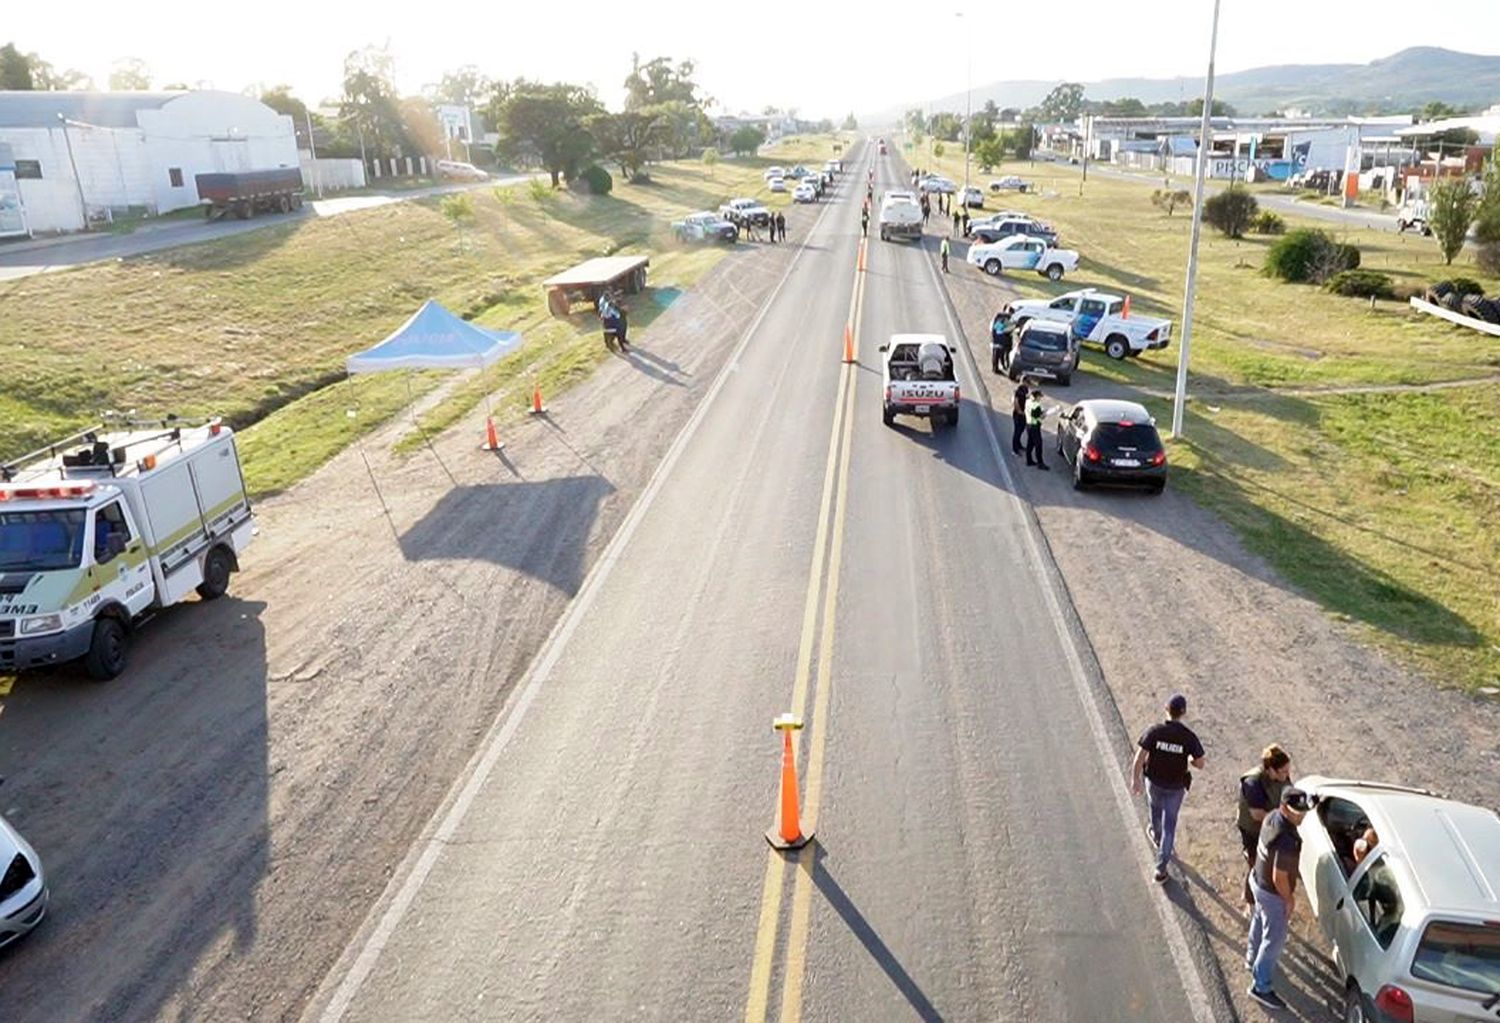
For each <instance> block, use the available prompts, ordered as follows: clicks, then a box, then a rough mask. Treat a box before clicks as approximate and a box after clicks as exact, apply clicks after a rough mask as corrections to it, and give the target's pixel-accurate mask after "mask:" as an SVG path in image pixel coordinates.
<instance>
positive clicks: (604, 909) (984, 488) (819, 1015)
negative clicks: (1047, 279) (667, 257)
mask: <svg viewBox="0 0 1500 1023" xmlns="http://www.w3.org/2000/svg"><path fill="white" fill-rule="evenodd" d="M869 152H870V149H869V148H868V147H866V148H865V149H864V150H863V151H862V155H861V156H860V157H859V158H856V159H851V161H850V163H849V167H850V168H851V171H852V173H854V174H857V175H859V176H860V178H863V176H864V174H865V168H866V167H868V166H871V165H872V164H873V165H875V166H878V168H879V175H880V176H879V181H878V183H877V186H876V193H877V200H878V196H879V193H880V191H881V190H882V189H883V188H886V187H897V186H901V187H904V186H905V179H904V176H903V174H904V172H903V169H902V168H901V167H900V166H899V165H898V164H897V162H896V158H895V157H894V156H893V157H891V158H890V159H889V160H886V159H881V160H878V161H874V160H873V159H872V158H871V157H870V156H869V155H868V154H869ZM936 223H938V221H937V220H934V224H936ZM873 227H874V225H872V234H875V232H874V231H873ZM858 234H859V228H858V203H857V200H856V199H854V198H846V199H845V200H844V201H842V202H840V203H837V204H832V205H829V206H828V207H826V208H825V210H824V211H823V213H822V215H821V216H820V218H819V220H818V221H817V223H816V225H815V226H814V227H813V229H812V230H811V232H810V234H809V235H808V236H807V237H806V241H805V248H804V249H803V251H802V252H801V253H800V254H799V255H798V257H797V259H796V260H795V261H794V262H793V263H792V264H791V266H790V268H789V271H788V276H787V277H786V279H785V281H784V282H783V284H782V285H781V286H780V289H779V291H778V292H776V293H774V294H773V296H772V298H771V300H770V302H769V303H768V304H767V305H766V306H765V307H764V311H763V314H762V316H761V317H760V318H759V319H757V320H756V321H754V322H753V324H752V325H751V326H750V329H749V330H748V332H747V333H746V335H745V340H744V342H743V344H742V346H741V348H740V349H739V350H738V351H737V352H736V353H735V354H734V355H733V356H732V357H731V361H730V364H729V365H728V366H727V367H726V369H725V371H724V372H723V374H722V375H721V376H720V377H719V378H718V380H717V381H716V382H715V384H714V386H713V387H711V388H710V389H709V391H708V393H707V395H706V397H705V399H704V402H703V404H702V405H700V406H699V409H698V411H697V413H696V414H695V416H694V418H693V419H692V420H690V421H689V423H688V425H687V427H686V428H685V429H684V432H683V433H682V434H681V435H680V437H679V439H678V441H677V442H676V443H675V444H674V446H673V447H672V448H671V449H670V451H669V453H668V455H667V457H666V459H665V460H664V462H663V463H662V465H661V467H660V469H659V470H658V471H657V474H656V475H655V476H654V477H653V479H652V482H651V483H650V485H649V486H648V487H647V488H646V490H645V492H644V494H643V496H642V498H641V500H640V501H639V502H638V503H637V504H636V506H635V507H634V508H633V510H632V511H631V513H630V515H629V516H628V517H627V518H626V520H625V522H624V525H623V526H622V528H621V530H620V532H619V533H618V534H616V536H615V538H614V540H613V541H612V542H611V544H610V546H609V547H608V548H607V549H606V550H605V552H604V554H603V556H602V557H601V558H600V559H599V562H598V563H597V566H596V568H595V570H594V571H593V572H592V573H591V574H590V575H589V577H588V578H587V579H586V580H585V581H584V583H583V585H582V587H581V588H580V590H579V592H578V594H577V595H576V596H575V597H574V600H573V602H572V604H571V605H570V607H569V610H568V612H567V613H566V614H565V616H564V617H563V618H562V620H561V621H560V622H559V624H558V626H557V628H556V630H555V631H554V632H553V634H552V636H551V638H550V639H549V641H548V643H547V644H546V645H545V646H544V648H543V650H542V653H541V655H540V656H539V657H538V659H537V660H536V661H535V662H534V664H533V666H532V668H531V670H530V672H529V673H528V674H527V676H526V677H525V678H524V679H523V680H522V681H521V683H520V685H519V686H518V688H517V689H516V691H515V692H514V693H513V695H512V697H511V698H510V700H509V701H508V703H507V705H506V707H505V709H504V711H503V713H502V714H501V716H500V717H499V718H498V719H497V722H496V725H495V727H494V728H493V730H492V731H491V732H490V733H489V734H488V736H487V737H486V738H485V739H484V740H483V742H482V744H481V746H480V748H479V750H478V752H477V753H476V755H475V758H474V760H473V761H472V762H471V765H470V768H469V769H468V770H467V771H466V772H465V774H464V775H462V776H461V777H460V778H459V780H458V782H457V783H456V784H455V786H454V788H453V790H452V791H451V792H450V795H449V797H448V798H447V799H446V800H445V802H444V805H443V807H442V808H441V809H440V810H439V812H438V813H437V815H436V816H435V817H434V818H433V820H432V822H431V824H430V826H429V827H427V828H425V829H423V836H422V838H421V839H420V840H419V841H418V842H417V843H416V844H415V845H414V846H413V848H412V849H411V851H410V853H409V855H408V857H407V858H406V860H405V862H404V863H403V864H402V865H401V866H400V867H399V869H397V870H396V871H395V873H394V874H393V876H392V879H391V882H390V885H389V886H388V888H387V889H386V891H385V892H384V894H383V895H382V896H381V897H380V898H379V899H378V900H377V901H375V903H374V904H373V907H372V909H371V912H370V914H369V916H368V917H367V919H366V922H365V924H364V925H363V926H362V927H361V928H360V929H359V931H358V933H357V934H356V936H355V937H354V939H353V941H351V942H350V944H349V945H348V948H347V949H346V951H345V954H344V955H343V956H342V957H341V958H340V960H339V962H338V963H337V965H336V966H335V967H334V969H333V970H331V971H330V972H329V974H328V977H327V979H326V980H325V983H324V984H323V987H322V989H321V990H320V991H319V993H318V995H317V996H316V997H315V998H314V999H313V1000H312V1002H311V1004H310V1005H309V1007H308V1018H310V1019H321V1020H323V1021H325V1023H333V1021H337V1020H351V1021H356V1020H357V1021H366V1020H370V1021H376V1020H379V1021H384V1020H401V1021H416V1020H434V1021H436V1020H444V1021H448V1020H470V1019H474V1020H479V1019H507V1020H509V1019H569V1020H572V1019H620V1018H673V1019H715V1020H726V1019H735V1018H744V1019H747V1020H760V1019H764V1018H766V1017H769V1016H777V1017H779V1018H781V1019H783V1020H797V1019H800V1018H802V1017H806V1018H808V1019H819V1020H823V1019H829V1020H832V1019H838V1020H889V1019H902V1018H920V1019H938V1018H943V1019H955V1020H970V1019H972V1020H1078V1021H1089V1023H1095V1021H1107V1020H1188V1019H1204V1020H1206V1019H1209V1018H1213V1017H1215V1016H1216V1015H1217V1012H1218V1010H1217V1009H1216V1006H1217V1005H1218V1002H1217V995H1216V993H1215V991H1214V990H1212V989H1211V985H1210V984H1209V982H1208V981H1207V980H1206V979H1205V977H1203V976H1200V974H1199V972H1198V967H1197V963H1198V961H1199V960H1198V957H1197V952H1198V950H1197V949H1196V948H1195V947H1194V942H1195V940H1196V939H1195V938H1194V936H1193V935H1191V934H1189V933H1188V928H1187V927H1186V926H1185V925H1184V924H1183V922H1182V920H1181V918H1180V916H1179V914H1178V913H1177V911H1176V910H1175V908H1174V906H1173V904H1172V902H1171V901H1170V895H1171V886H1168V887H1166V888H1162V887H1158V886H1156V885H1153V884H1152V883H1151V881H1150V878H1149V863H1148V850H1147V844H1146V839H1145V837H1144V835H1143V833H1142V831H1141V819H1140V816H1139V812H1138V810H1137V809H1136V808H1135V806H1134V804H1132V803H1131V801H1130V800H1129V798H1128V796H1127V795H1126V791H1125V788H1124V774H1123V767H1124V764H1125V763H1126V761H1127V759H1128V757H1129V755H1130V751H1129V748H1128V740H1127V739H1126V737H1125V736H1124V735H1123V733H1122V732H1121V731H1120V729H1119V725H1118V720H1117V718H1116V716H1115V712H1114V710H1113V707H1112V706H1111V705H1109V704H1108V702H1107V700H1101V699H1100V698H1099V696H1098V693H1099V687H1098V685H1097V680H1096V679H1095V678H1094V677H1093V671H1094V669H1093V667H1092V661H1091V660H1090V659H1089V657H1088V656H1087V654H1086V645H1085V644H1084V643H1083V642H1082V641H1081V639H1080V636H1079V635H1078V632H1077V627H1076V622H1075V620H1074V618H1073V615H1072V610H1071V605H1070V604H1069V603H1068V601H1067V597H1066V594H1065V590H1064V589H1063V587H1062V586H1061V583H1060V581H1059V579H1058V577H1057V575H1056V570H1055V567H1054V566H1053V565H1052V562H1051V560H1050V556H1049V554H1048V553H1047V550H1046V547H1045V543H1044V542H1043V541H1042V540H1041V539H1040V536H1039V534H1038V531H1037V529H1036V526H1035V522H1034V519H1033V517H1032V514H1031V511H1030V509H1029V507H1028V506H1027V505H1026V504H1025V503H1024V502H1023V501H1022V500H1021V499H1019V498H1018V497H1017V496H1016V495H1015V493H1014V484H1013V481H1012V476H1011V473H1012V472H1015V471H1029V470H1016V469H1014V468H1013V467H1012V466H1013V465H1014V464H1015V463H1014V462H1010V463H1009V464H1006V462H1007V460H1009V459H1010V455H1009V453H1008V435H1007V436H1004V437H1001V438H999V440H1000V443H997V434H998V432H999V431H1000V430H1001V429H1003V428H1004V427H1006V426H1008V422H1009V417H1008V415H1006V416H1004V417H1003V419H1002V417H1001V416H997V415H996V414H995V413H994V411H993V410H991V409H990V408H989V407H988V405H987V404H986V403H985V401H984V400H983V399H982V398H981V399H979V400H976V399H975V397H974V396H979V395H983V393H984V391H983V389H982V388H980V387H978V386H976V381H977V375H976V374H977V369H976V367H975V366H974V365H973V363H972V361H971V360H970V359H969V358H968V356H967V355H964V356H963V357H962V361H961V362H960V370H959V375H960V380H961V382H962V383H963V385H964V392H965V394H966V395H967V396H968V397H967V398H966V399H965V402H964V407H963V410H962V416H961V421H960V422H959V424H958V425H957V427H956V428H955V429H949V430H934V429H932V428H931V427H930V426H929V425H928V424H927V423H926V422H925V421H914V420H900V421H898V426H896V427H895V428H890V427H886V426H884V425H883V424H882V422H881V419H880V416H879V412H880V408H879V406H880V387H881V384H880V376H879V372H878V358H879V355H878V352H877V346H878V345H879V344H881V343H883V342H884V341H885V340H886V339H887V338H888V337H889V335H890V334H892V333H894V332H907V331H932V332H938V333H943V334H947V335H949V336H950V337H951V336H954V335H955V333H956V329H957V328H956V324H955V323H954V321H953V319H952V317H951V313H950V309H949V306H948V305H947V302H946V299H945V296H944V292H943V290H942V289H941V287H940V285H939V281H938V277H937V274H936V272H935V270H934V268H933V261H932V256H931V251H930V250H931V249H932V248H933V247H934V246H935V239H934V238H929V239H927V242H926V246H927V247H926V249H925V250H924V249H923V248H922V247H919V246H917V245H913V244H907V243H891V244H885V243H881V242H879V241H878V240H875V241H871V242H870V243H869V248H868V257H867V261H866V266H867V270H866V271H865V272H863V273H861V272H860V271H859V270H858V269H857V266H858V264H859V257H858V251H859V244H860V243H859V239H858ZM848 323H852V325H853V329H854V340H855V345H856V348H857V355H858V363H857V364H856V365H844V364H842V363H841V361H840V353H841V347H842V337H843V331H844V328H845V325H846V324H848ZM960 347H961V348H964V349H965V350H966V346H960ZM1002 411H1003V410H1002ZM1002 444H1004V447H1005V451H1004V453H1003V454H1002ZM1099 584H1100V585H1107V584H1108V583H1107V580H1100V582H1099ZM789 711H790V712H792V713H794V714H797V715H800V716H801V717H802V718H803V719H804V720H805V723H806V727H805V728H804V729H803V730H802V731H801V732H800V733H798V752H797V764H798V769H799V772H800V783H801V786H802V798H803V814H804V820H803V825H804V829H805V830H811V831H815V839H814V841H813V842H812V843H811V844H809V845H807V846H806V847H804V848H803V849H802V850H801V851H800V852H799V853H792V854H783V853H778V852H773V851H771V850H770V849H769V848H768V846H767V844H766V842H765V840H764V838H763V837H762V836H763V833H764V832H765V831H766V830H767V829H768V828H770V827H772V826H774V824H775V806H776V800H777V771H778V765H779V760H780V756H779V745H778V739H777V736H776V735H775V733H773V731H772V728H771V722H772V719H773V718H774V717H775V716H776V715H778V714H782V713H786V712H789Z"/></svg>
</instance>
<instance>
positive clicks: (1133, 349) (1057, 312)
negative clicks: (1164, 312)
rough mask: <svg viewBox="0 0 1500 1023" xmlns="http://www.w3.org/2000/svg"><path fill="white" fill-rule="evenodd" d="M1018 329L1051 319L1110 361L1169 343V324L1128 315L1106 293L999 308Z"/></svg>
mask: <svg viewBox="0 0 1500 1023" xmlns="http://www.w3.org/2000/svg"><path fill="white" fill-rule="evenodd" d="M1001 314H1002V315H1003V316H1004V317H1005V318H1006V319H1007V320H1010V319H1014V320H1015V321H1016V326H1017V327H1020V326H1021V325H1023V324H1024V323H1026V321H1027V320H1032V319H1037V320H1051V321H1054V322H1056V323H1062V324H1065V325H1067V327H1068V329H1069V331H1070V333H1072V335H1073V336H1074V337H1075V338H1077V339H1078V340H1079V341H1080V342H1083V343H1086V344H1091V345H1097V346H1099V347H1100V348H1103V349H1104V354H1105V355H1108V356H1109V357H1110V358H1111V359H1123V358H1125V357H1126V356H1133V355H1140V354H1141V353H1142V352H1145V351H1148V350H1151V349H1157V348H1165V347H1167V345H1168V344H1170V343H1171V341H1172V321H1171V320H1163V319H1159V318H1157V317H1152V316H1140V315H1127V311H1126V309H1125V298H1124V296H1122V295H1112V294H1110V293H1109V292H1107V291H1096V290H1095V289H1093V288H1083V289H1081V290H1079V291H1070V292H1067V293H1066V294H1063V295H1058V296H1057V297H1056V298H1051V299H1047V298H1022V299H1016V300H1015V301H1012V302H1007V303H1006V304H1005V306H1004V307H1003V308H1002V309H1001Z"/></svg>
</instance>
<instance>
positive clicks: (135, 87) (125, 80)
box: [109, 57, 151, 92]
mask: <svg viewBox="0 0 1500 1023" xmlns="http://www.w3.org/2000/svg"><path fill="white" fill-rule="evenodd" d="M149 88H151V69H150V68H149V67H147V66H146V62H145V61H144V60H141V59H140V58H139V57H125V58H122V59H120V60H117V61H115V66H114V70H112V71H111V72H110V73H109V89H110V91H111V92H144V91H145V90H146V89H149Z"/></svg>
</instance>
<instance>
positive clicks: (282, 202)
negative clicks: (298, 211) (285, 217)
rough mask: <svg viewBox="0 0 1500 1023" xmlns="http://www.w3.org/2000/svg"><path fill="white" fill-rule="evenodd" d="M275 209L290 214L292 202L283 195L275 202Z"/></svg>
mask: <svg viewBox="0 0 1500 1023" xmlns="http://www.w3.org/2000/svg"><path fill="white" fill-rule="evenodd" d="M276 208H277V209H278V210H280V211H281V212H282V213H290V212H292V200H291V199H289V198H287V197H286V196H284V195H283V196H282V197H281V198H279V199H277V200H276Z"/></svg>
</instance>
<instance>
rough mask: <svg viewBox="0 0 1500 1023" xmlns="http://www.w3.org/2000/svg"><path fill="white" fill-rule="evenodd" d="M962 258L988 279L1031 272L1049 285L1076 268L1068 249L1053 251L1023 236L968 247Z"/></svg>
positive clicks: (1046, 245)
mask: <svg viewBox="0 0 1500 1023" xmlns="http://www.w3.org/2000/svg"><path fill="white" fill-rule="evenodd" d="M964 258H965V259H966V260H968V262H969V263H970V265H972V266H977V267H979V268H980V269H981V270H983V271H984V272H985V273H987V274H989V275H990V276H991V277H998V276H999V275H1000V274H1001V273H1002V272H1003V271H1005V270H1035V271H1036V272H1037V273H1039V274H1041V275H1042V276H1043V277H1045V278H1047V279H1048V280H1049V281H1060V280H1062V278H1063V274H1065V273H1072V272H1073V271H1074V270H1076V269H1077V268H1078V253H1076V252H1074V251H1073V250H1072V249H1054V248H1053V247H1052V246H1050V245H1048V244H1047V243H1046V242H1044V241H1042V240H1041V239H1040V238H1028V237H1027V236H1026V235H1024V234H1013V235H1011V236H1010V237H1009V238H1002V239H1000V240H999V241H998V242H990V243H989V244H979V245H970V246H969V254H968V255H967V256H966V257H964Z"/></svg>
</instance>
